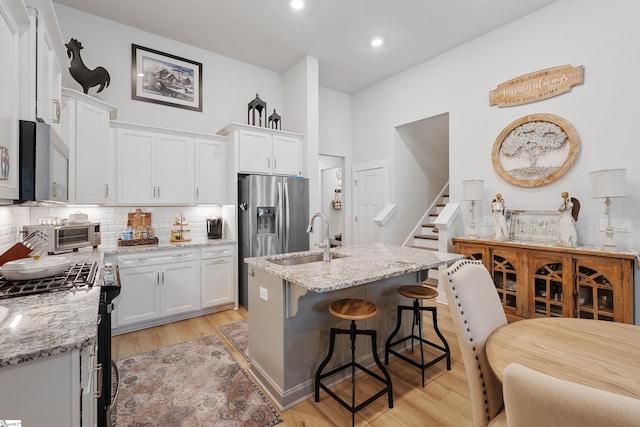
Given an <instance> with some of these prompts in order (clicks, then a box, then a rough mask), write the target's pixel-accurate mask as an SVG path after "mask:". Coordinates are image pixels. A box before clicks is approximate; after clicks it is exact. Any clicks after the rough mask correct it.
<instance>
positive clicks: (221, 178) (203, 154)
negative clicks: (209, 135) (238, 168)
mask: <svg viewBox="0 0 640 427" xmlns="http://www.w3.org/2000/svg"><path fill="white" fill-rule="evenodd" d="M195 144H196V149H195V151H196V158H195V162H196V174H195V180H196V203H198V204H205V203H208V204H219V205H222V204H226V203H228V200H229V191H228V188H227V187H228V186H227V182H228V181H230V179H231V178H230V177H229V173H230V170H232V168H231V167H230V163H231V162H230V158H231V156H229V151H231V150H228V149H227V145H228V144H227V142H226V141H219V140H207V139H202V138H197V139H196V141H195Z"/></svg>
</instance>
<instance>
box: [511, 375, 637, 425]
mask: <svg viewBox="0 0 640 427" xmlns="http://www.w3.org/2000/svg"><path fill="white" fill-rule="evenodd" d="M503 391H504V400H505V408H506V413H507V422H508V424H509V427H530V426H531V427H533V426H536V427H538V426H552V425H553V426H562V427H601V426H607V427H631V426H639V425H640V400H638V399H634V398H632V397H629V396H624V395H621V394H616V393H612V392H610V391H605V390H598V389H596V388H592V387H588V386H586V385H582V384H577V383H573V382H569V381H565V380H562V379H560V378H555V377H552V376H549V375H547V374H543V373H541V372H538V371H535V370H533V369H530V368H527V367H525V366H522V365H519V364H517V363H512V364H510V365H508V366H507V367H506V368H505V370H504V390H503Z"/></svg>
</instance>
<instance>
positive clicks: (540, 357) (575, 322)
mask: <svg viewBox="0 0 640 427" xmlns="http://www.w3.org/2000/svg"><path fill="white" fill-rule="evenodd" d="M486 353H487V357H488V359H489V364H490V365H491V368H492V369H493V372H495V374H496V376H497V377H498V378H499V379H500V381H502V379H503V374H504V370H505V368H506V367H507V365H509V364H510V363H519V364H521V365H524V366H527V367H529V368H531V369H535V370H536V371H539V372H543V373H545V374H548V375H551V376H553V377H557V378H560V379H563V380H567V381H571V382H574V383H579V384H584V385H587V386H590V387H594V388H598V389H601V390H608V391H611V392H614V393H618V394H623V395H627V396H631V397H634V398H636V399H640V326H636V325H629V324H624V323H615V322H606V321H603V320H590V319H573V318H563V317H550V318H535V319H526V320H520V321H517V322H513V323H510V324H508V325H504V326H502V327H500V328H498V329H496V330H495V331H494V332H493V334H491V336H490V337H489V339H488V340H487V343H486Z"/></svg>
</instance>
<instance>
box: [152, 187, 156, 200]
mask: <svg viewBox="0 0 640 427" xmlns="http://www.w3.org/2000/svg"><path fill="white" fill-rule="evenodd" d="M153 198H154V199H155V198H156V186H155V185H154V186H153Z"/></svg>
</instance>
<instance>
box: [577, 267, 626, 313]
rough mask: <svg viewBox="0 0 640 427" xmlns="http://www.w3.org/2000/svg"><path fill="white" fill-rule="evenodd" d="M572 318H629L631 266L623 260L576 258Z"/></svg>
mask: <svg viewBox="0 0 640 427" xmlns="http://www.w3.org/2000/svg"><path fill="white" fill-rule="evenodd" d="M575 269H576V283H575V285H576V291H577V296H578V297H577V299H576V302H577V303H576V311H575V317H581V318H587V319H598V320H613V321H615V322H627V323H628V320H629V318H631V319H630V320H631V323H633V318H632V316H631V312H632V310H631V304H633V300H632V298H631V293H630V286H628V285H627V286H625V284H626V283H633V282H632V281H631V267H630V265H629V262H628V261H626V260H616V259H613V258H607V259H598V258H595V257H585V258H578V259H576V263H575Z"/></svg>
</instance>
